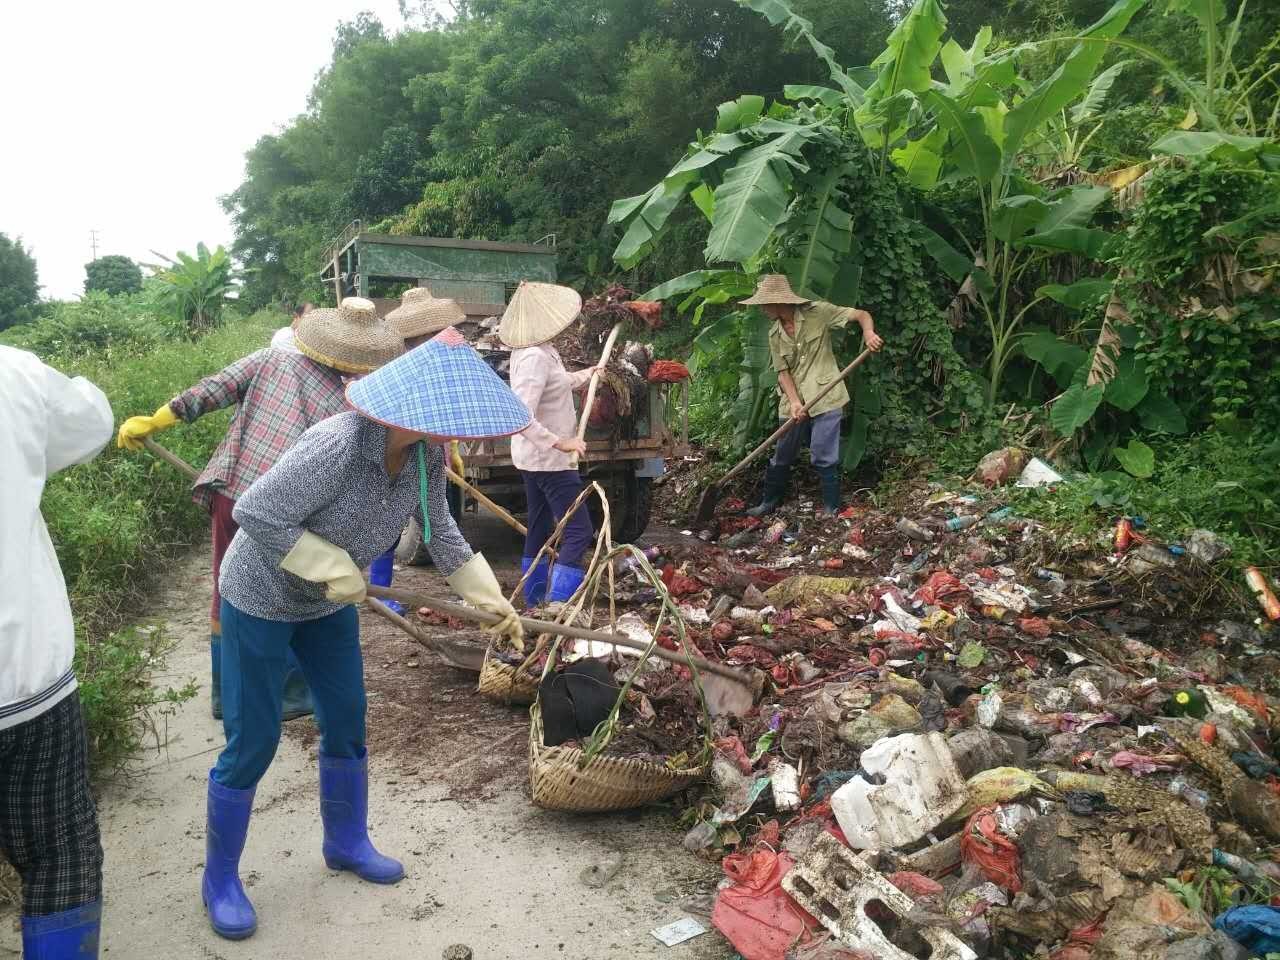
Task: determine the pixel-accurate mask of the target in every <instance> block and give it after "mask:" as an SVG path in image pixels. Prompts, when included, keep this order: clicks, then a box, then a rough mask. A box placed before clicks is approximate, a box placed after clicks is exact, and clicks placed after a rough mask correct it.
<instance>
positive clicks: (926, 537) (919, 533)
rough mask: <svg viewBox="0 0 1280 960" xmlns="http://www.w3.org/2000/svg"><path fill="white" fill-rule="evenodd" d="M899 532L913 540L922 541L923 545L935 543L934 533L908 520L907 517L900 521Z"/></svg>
mask: <svg viewBox="0 0 1280 960" xmlns="http://www.w3.org/2000/svg"><path fill="white" fill-rule="evenodd" d="M898 532H899V533H903V534H906V535H907V536H908V537H910V538H911V539H912V540H920V541H922V542H923V543H932V542H933V532H932V531H931V530H926V529H925V528H924V527H922V526H920V524H918V523H916V522H915V521H914V520H908V519H907V518H906V517H903V518H902V519H901V520H899V521H898Z"/></svg>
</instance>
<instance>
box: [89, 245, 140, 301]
mask: <svg viewBox="0 0 1280 960" xmlns="http://www.w3.org/2000/svg"><path fill="white" fill-rule="evenodd" d="M84 274H85V276H84V292H85V293H92V292H93V291H94V290H101V291H102V292H103V293H107V294H110V295H111V296H115V295H116V294H120V293H137V292H138V291H139V290H141V289H142V270H141V268H139V266H138V265H137V264H136V263H134V262H133V261H132V260H130V259H129V258H128V257H122V256H120V255H118V254H114V253H113V254H110V255H108V256H105V257H99V258H98V259H97V260H94V261H93V262H92V263H86V264H85V265H84Z"/></svg>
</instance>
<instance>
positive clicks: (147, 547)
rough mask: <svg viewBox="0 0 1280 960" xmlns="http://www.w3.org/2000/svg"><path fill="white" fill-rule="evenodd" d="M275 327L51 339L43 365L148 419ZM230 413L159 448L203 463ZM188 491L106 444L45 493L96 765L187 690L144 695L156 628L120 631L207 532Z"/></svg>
mask: <svg viewBox="0 0 1280 960" xmlns="http://www.w3.org/2000/svg"><path fill="white" fill-rule="evenodd" d="M285 320H286V318H285V317H283V316H282V315H280V314H277V313H272V312H269V311H262V312H259V313H256V314H254V315H253V316H251V317H248V318H237V317H230V318H229V319H228V320H227V322H226V323H225V324H224V325H223V326H222V327H220V328H218V329H217V330H215V331H214V332H212V333H210V334H208V335H206V336H204V337H202V338H200V339H198V340H195V341H189V340H164V339H163V338H160V339H156V338H153V337H150V336H146V337H141V338H132V337H128V336H125V337H120V338H114V339H112V340H111V341H110V342H107V343H98V344H94V345H93V349H87V350H86V349H83V345H82V344H77V343H75V342H69V341H66V340H59V341H58V344H57V348H56V349H55V350H53V351H42V359H44V360H45V362H47V363H49V364H51V365H52V366H54V367H56V368H58V369H59V370H62V371H63V372H64V373H67V374H69V375H83V376H85V377H88V378H89V379H90V380H92V381H93V382H94V383H96V384H97V385H98V386H99V387H101V388H102V390H103V392H105V393H106V395H107V397H108V398H109V399H110V401H111V407H112V410H113V412H114V414H115V420H116V423H117V425H118V424H119V423H120V422H121V421H122V420H124V418H126V417H129V416H133V415H135V414H144V413H145V414H149V413H152V412H153V411H154V410H155V409H156V408H157V407H159V406H160V405H161V404H163V403H165V402H166V401H168V400H170V399H171V398H172V397H173V396H174V395H175V394H176V393H178V392H180V391H181V390H184V389H185V388H187V387H188V386H190V385H191V384H193V383H195V382H196V381H198V380H199V379H201V378H202V377H204V376H207V375H209V374H211V373H214V372H216V371H218V370H220V369H222V368H223V367H224V366H226V365H227V364H229V363H231V362H232V361H234V360H237V359H239V358H240V357H242V356H244V355H245V354H248V353H251V352H253V351H254V350H257V349H259V348H260V347H262V346H265V345H266V343H267V342H268V341H269V339H270V336H271V333H272V332H273V331H274V330H275V329H276V328H278V327H280V326H282V325H283V324H284V323H285ZM32 326H35V325H32ZM39 337H40V331H39V330H32V329H26V330H21V331H18V333H16V334H13V335H11V334H9V333H7V334H6V335H5V336H4V337H0V342H9V343H11V344H13V345H15V346H19V345H24V343H30V342H31V341H32V340H33V339H37V340H38V339H39ZM229 416H230V412H229V411H221V412H219V413H217V414H213V415H210V416H206V417H203V418H201V419H200V420H198V421H197V422H196V423H194V424H191V425H185V424H179V425H178V426H176V427H174V428H173V429H171V430H169V431H168V432H166V433H165V434H163V435H162V436H161V437H160V439H161V442H163V443H164V444H165V445H166V446H168V447H169V448H170V449H172V450H173V451H174V452H175V453H176V454H178V456H180V457H182V458H183V459H185V460H187V461H188V462H189V463H192V464H195V465H203V464H204V462H205V461H206V460H207V459H208V458H209V456H210V455H211V454H212V453H213V451H214V449H215V448H216V447H217V445H218V442H219V440H221V438H222V435H223V433H224V431H225V429H226V425H227V421H228V419H229ZM188 488H189V484H188V482H187V481H186V480H185V479H184V478H182V477H181V476H179V475H178V473H177V472H176V471H174V469H173V468H172V467H169V466H168V465H167V464H164V463H161V462H159V461H157V460H155V459H154V458H153V457H151V456H150V455H149V454H147V453H145V452H138V453H130V452H127V451H122V450H117V449H116V446H115V443H114V441H113V442H112V443H111V444H110V445H109V446H108V447H107V449H106V450H104V451H103V452H102V454H101V455H100V456H99V457H98V458H97V459H95V460H93V461H92V462H91V463H88V464H85V465H83V466H79V467H73V468H72V469H70V470H67V471H64V472H63V473H61V474H58V475H57V476H55V477H54V478H52V480H50V482H49V484H48V486H47V487H46V489H45V495H44V502H43V504H42V508H41V509H42V511H43V513H44V517H45V521H46V523H47V524H48V526H49V533H50V536H51V537H52V539H53V542H54V545H55V547H56V548H57V551H58V559H59V562H60V563H61V565H62V572H63V576H64V577H65V578H66V581H67V588H68V592H69V593H70V595H71V606H72V611H73V613H74V614H75V619H76V629H77V675H78V677H79V680H80V687H81V699H82V700H83V702H84V706H85V717H86V723H87V725H88V728H89V737H90V743H91V746H92V748H93V755H94V762H95V765H96V766H98V767H99V768H106V769H111V768H116V767H118V766H119V765H120V764H121V763H123V762H124V761H126V760H127V759H128V758H129V757H130V756H133V755H134V754H136V752H137V750H138V749H139V747H140V746H141V744H142V743H143V740H144V738H145V736H146V734H147V731H148V729H149V725H150V724H151V723H152V722H153V719H154V718H153V714H154V711H155V708H156V707H157V706H159V705H161V704H164V703H172V702H174V701H176V700H181V699H182V698H183V697H185V696H190V695H192V694H193V692H194V689H193V688H190V687H187V688H183V689H181V690H176V691H167V692H166V693H165V694H160V695H157V694H155V693H153V692H152V690H151V688H150V686H149V681H148V675H149V674H150V673H151V672H152V671H153V670H155V669H156V668H157V667H158V665H159V664H160V663H161V662H162V659H163V654H164V651H165V649H166V648H167V641H166V639H165V637H164V635H163V632H162V631H158V630H151V629H143V630H138V629H134V628H132V627H128V625H130V624H133V623H136V621H137V620H138V619H139V618H140V617H139V614H140V611H142V610H143V609H145V607H146V604H147V602H148V600H149V597H150V596H151V595H152V593H153V592H154V590H155V589H156V588H157V587H158V586H159V585H160V584H162V583H163V582H164V579H165V576H166V574H167V571H168V569H169V566H170V563H171V561H172V559H173V557H174V555H175V554H176V553H177V551H179V550H180V549H182V548H183V547H186V546H189V545H190V544H192V543H194V542H197V541H198V540H199V539H200V538H201V537H202V536H203V535H204V531H205V529H206V528H207V526H208V522H209V521H208V515H207V514H206V513H205V512H204V511H203V510H201V509H200V508H199V507H197V506H196V505H195V504H194V503H192V502H191V498H190V495H189V492H188ZM202 597H203V594H202ZM126 627H128V629H126Z"/></svg>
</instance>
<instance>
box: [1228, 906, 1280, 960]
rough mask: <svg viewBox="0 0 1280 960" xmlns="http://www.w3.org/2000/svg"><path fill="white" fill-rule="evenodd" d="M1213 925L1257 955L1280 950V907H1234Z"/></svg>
mask: <svg viewBox="0 0 1280 960" xmlns="http://www.w3.org/2000/svg"><path fill="white" fill-rule="evenodd" d="M1213 925H1214V926H1215V927H1217V928H1218V929H1219V930H1221V931H1222V932H1223V933H1225V934H1226V935H1227V936H1228V937H1230V938H1231V939H1232V940H1234V941H1236V943H1239V944H1240V945H1241V946H1243V947H1246V948H1247V949H1248V950H1250V951H1252V953H1253V954H1254V955H1255V956H1259V957H1261V956H1264V955H1266V954H1268V953H1277V952H1280V908H1276V907H1233V908H1232V909H1230V910H1228V911H1226V912H1225V913H1221V914H1219V915H1218V918H1217V919H1216V920H1214V921H1213Z"/></svg>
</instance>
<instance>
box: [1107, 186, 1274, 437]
mask: <svg viewBox="0 0 1280 960" xmlns="http://www.w3.org/2000/svg"><path fill="white" fill-rule="evenodd" d="M1276 196H1277V182H1276V178H1275V176H1274V175H1268V174H1265V173H1263V172H1262V171H1261V170H1258V169H1249V168H1248V167H1241V166H1235V165H1231V164H1227V163H1222V162H1218V161H1206V162H1193V163H1185V164H1171V165H1168V166H1165V167H1163V168H1162V169H1161V170H1159V171H1158V172H1157V173H1156V174H1155V175H1153V176H1152V178H1151V184H1150V186H1149V187H1148V188H1147V191H1146V197H1145V199H1144V200H1143V203H1142V206H1141V208H1140V209H1139V211H1138V214H1137V217H1136V218H1135V220H1134V223H1133V226H1132V227H1131V228H1130V230H1129V233H1128V237H1127V239H1126V241H1125V246H1124V253H1123V254H1122V256H1121V258H1120V260H1121V262H1122V263H1124V264H1125V266H1126V267H1127V268H1128V270H1129V271H1131V280H1130V282H1129V283H1127V284H1126V290H1125V300H1126V303H1127V305H1128V309H1129V313H1130V315H1131V317H1132V319H1133V322H1134V334H1135V343H1134V348H1135V353H1136V356H1137V357H1138V358H1139V360H1140V361H1141V362H1142V363H1143V364H1144V365H1145V367H1146V371H1147V376H1148V378H1149V380H1150V384H1151V392H1152V393H1153V394H1156V395H1158V396H1161V397H1164V398H1167V399H1168V400H1170V401H1172V402H1173V403H1175V404H1177V406H1178V408H1179V409H1180V410H1181V411H1182V413H1183V415H1184V416H1185V418H1186V420H1187V421H1188V423H1189V424H1190V425H1191V426H1192V427H1193V428H1195V427H1203V426H1205V425H1207V424H1209V423H1212V422H1214V421H1215V420H1220V419H1224V418H1234V417H1252V418H1254V419H1258V420H1269V421H1271V422H1272V423H1274V422H1275V418H1276V417H1277V416H1280V367H1277V365H1276V362H1275V361H1276V358H1277V356H1278V355H1280V292H1277V290H1276V287H1275V284H1274V282H1273V281H1272V278H1273V277H1274V273H1275V260H1276V257H1275V252H1274V250H1273V249H1272V246H1273V245H1274V237H1275V235H1276V233H1277V232H1280V208H1277V205H1276V199H1275V198H1276ZM1268 208H1269V210H1268ZM1268 234H1270V237H1268Z"/></svg>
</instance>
